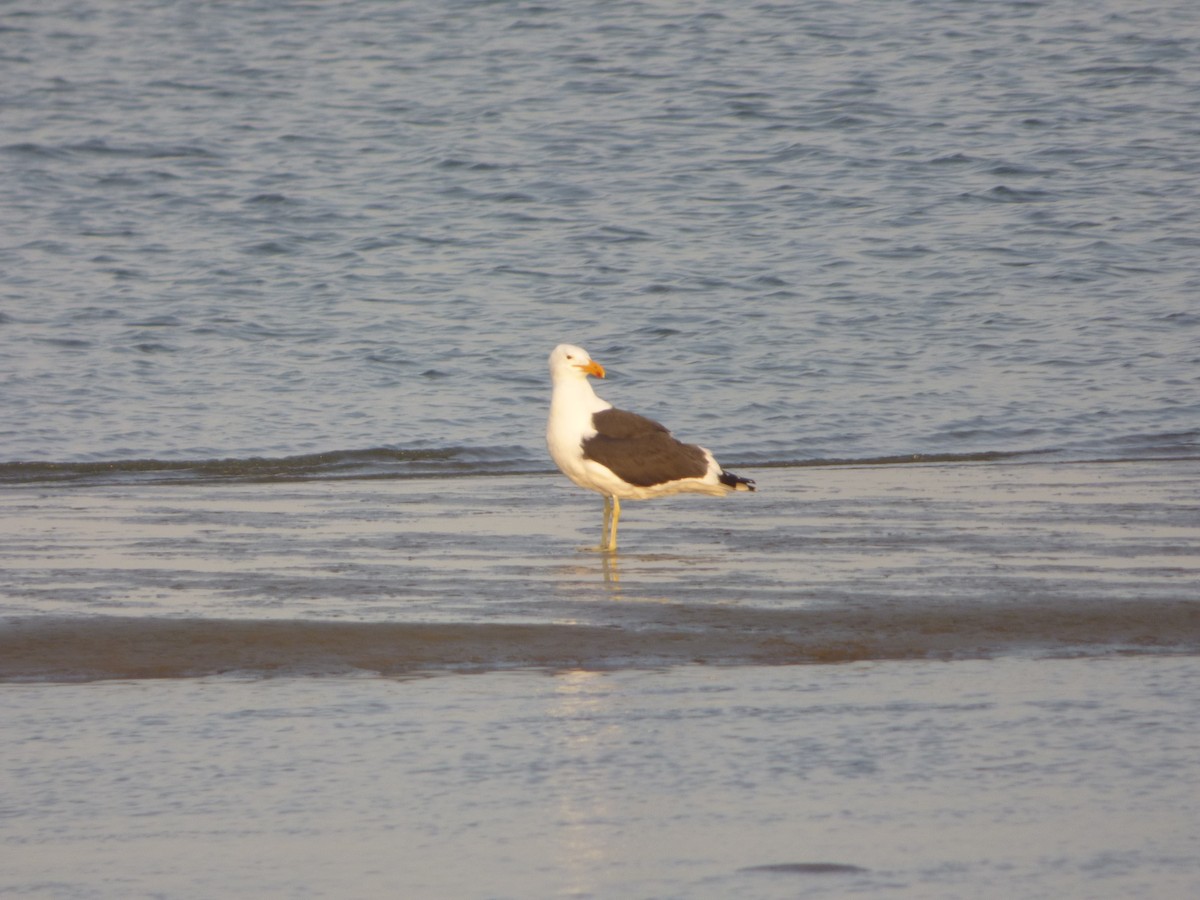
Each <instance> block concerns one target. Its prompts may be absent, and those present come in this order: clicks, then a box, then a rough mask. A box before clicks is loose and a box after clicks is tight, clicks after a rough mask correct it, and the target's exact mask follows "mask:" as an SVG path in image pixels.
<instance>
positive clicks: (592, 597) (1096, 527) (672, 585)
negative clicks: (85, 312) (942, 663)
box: [0, 460, 1200, 680]
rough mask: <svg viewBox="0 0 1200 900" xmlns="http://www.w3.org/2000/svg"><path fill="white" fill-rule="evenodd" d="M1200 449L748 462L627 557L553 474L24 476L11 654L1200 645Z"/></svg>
mask: <svg viewBox="0 0 1200 900" xmlns="http://www.w3.org/2000/svg"><path fill="white" fill-rule="evenodd" d="M1197 467H1198V464H1197V463H1196V462H1194V461H1187V460H1160V461H1144V462H1112V463H1091V464H1065V463H1041V464H1031V463H1007V464H1004V463H974V464H964V463H959V464H930V465H914V464H909V465H901V466H865V467H856V466H846V467H824V468H819V469H795V468H779V469H766V470H762V471H761V472H760V471H756V470H751V471H752V472H753V474H754V475H755V476H756V477H758V478H759V483H760V485H761V487H762V490H761V491H760V492H758V493H756V494H750V495H746V494H739V495H733V496H731V497H728V498H725V499H723V500H713V499H707V500H706V499H700V498H694V497H680V498H676V499H673V500H668V501H662V502H649V503H645V504H638V503H630V504H627V509H626V512H625V515H624V517H623V518H624V523H625V526H624V530H623V532H622V541H623V544H622V551H621V552H620V553H618V554H615V555H612V554H601V553H594V552H580V549H579V548H580V547H582V546H586V545H587V544H589V543H594V541H595V539H596V536H597V533H598V531H599V527H600V510H599V503H598V502H597V500H596V499H595V498H593V497H592V496H591V495H585V494H584V493H583V492H580V491H578V490H576V489H574V488H573V487H571V486H569V485H559V483H558V481H557V480H552V479H551V478H550V476H545V475H536V476H512V477H506V478H490V477H479V478H461V479H440V480H439V479H402V480H385V481H364V480H357V479H350V480H345V481H332V482H330V481H312V482H301V483H291V484H286V485H279V484H275V483H267V484H250V485H245V484H225V485H212V484H196V483H190V482H189V483H184V484H166V485H146V486H141V487H135V486H130V485H128V484H118V485H114V486H98V487H93V488H76V489H73V490H68V491H54V490H46V489H40V488H24V489H20V490H17V489H10V490H9V491H7V492H6V493H5V494H4V495H3V501H4V515H3V516H2V517H0V521H2V522H3V523H4V525H3V531H0V535H2V536H3V542H2V543H0V548H2V550H3V554H4V555H3V562H4V575H3V576H2V578H3V580H2V581H0V589H2V590H3V592H4V596H5V597H6V613H7V619H8V621H9V626H8V627H7V628H3V629H0V650H3V653H0V675H3V676H6V677H8V678H18V679H19V678H26V677H54V678H63V679H67V680H72V679H77V678H83V679H86V678H92V677H102V678H103V677H145V676H152V675H159V676H178V675H195V674H206V673H213V672H224V671H230V670H239V671H247V670H248V671H268V672H275V671H308V672H337V671H345V670H348V669H349V670H365V671H369V672H382V673H387V674H399V673H406V672H416V671H424V670H445V669H468V670H489V669H495V668H507V667H512V666H530V665H532V666H545V667H549V668H558V667H566V668H574V667H579V666H583V667H588V668H593V667H599V668H610V667H620V666H627V665H661V664H678V663H681V662H690V661H705V662H709V663H715V664H744V663H749V662H756V663H764V662H767V663H770V662H774V663H794V662H836V661H847V660H857V659H896V658H929V657H934V658H974V657H980V656H983V657H989V656H994V655H1004V654H1011V653H1034V654H1071V653H1086V654H1101V655H1111V654H1115V653H1128V652H1142V653H1159V652H1189V653H1194V652H1195V651H1196V650H1197V649H1200V605H1198V604H1197V590H1196V589H1197V585H1198V584H1200V507H1198V506H1197V499H1196V498H1197V496H1198V495H1200V494H1198V492H1197V486H1198V485H1200V470H1198V468H1197Z"/></svg>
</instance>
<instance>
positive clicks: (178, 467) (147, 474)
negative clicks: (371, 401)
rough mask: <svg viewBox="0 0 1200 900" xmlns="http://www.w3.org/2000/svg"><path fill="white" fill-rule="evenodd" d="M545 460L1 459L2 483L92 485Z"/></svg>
mask: <svg viewBox="0 0 1200 900" xmlns="http://www.w3.org/2000/svg"><path fill="white" fill-rule="evenodd" d="M538 467H544V464H543V463H541V462H538V463H537V464H536V465H535V464H533V463H532V461H530V460H527V459H524V458H523V457H521V456H520V455H518V454H516V453H514V452H513V449H512V448H463V447H446V448H435V449H393V448H388V447H376V448H372V449H369V450H334V451H330V452H326V453H306V454H301V455H298V456H285V457H277V458H269V457H258V456H252V457H244V458H221V459H179V460H172V459H117V460H108V461H94V462H10V463H0V484H10V485H21V484H43V483H52V484H60V485H75V486H90V485H98V484H120V483H128V482H137V483H142V484H176V483H188V484H191V483H195V482H198V481H203V482H267V481H313V480H320V479H341V478H420V477H434V476H441V477H454V476H459V477H461V476H467V475H494V474H516V473H520V472H528V471H535V470H536V469H537V468H538Z"/></svg>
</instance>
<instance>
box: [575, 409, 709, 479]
mask: <svg viewBox="0 0 1200 900" xmlns="http://www.w3.org/2000/svg"><path fill="white" fill-rule="evenodd" d="M592 424H593V426H594V427H595V429H596V434H595V435H594V436H593V437H590V438H587V439H586V440H584V441H583V455H584V456H586V457H587V458H588V459H591V460H594V461H596V462H598V463H600V464H601V465H603V466H607V467H608V468H610V469H611V470H612V471H613V472H614V473H615V474H616V475H617V476H618V477H619V478H621V479H623V480H624V481H627V482H629V483H630V484H634V485H637V486H638V487H650V486H651V485H655V484H663V483H665V482H668V481H678V480H679V479H681V478H699V477H700V476H701V475H703V474H704V473H705V472H707V471H708V460H707V458H706V457H705V456H704V451H703V450H701V449H700V448H699V447H694V446H692V445H691V444H684V443H682V442H681V441H677V440H675V438H673V437H672V436H671V432H669V431H667V429H666V428H665V427H663V426H662V425H660V424H659V423H658V422H655V421H654V420H653V419H647V418H646V417H645V416H639V415H637V414H636V413H631V412H626V411H625V410H623V409H606V410H604V411H603V412H598V413H596V414H595V415H593V416H592Z"/></svg>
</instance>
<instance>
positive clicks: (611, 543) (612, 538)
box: [608, 497, 621, 553]
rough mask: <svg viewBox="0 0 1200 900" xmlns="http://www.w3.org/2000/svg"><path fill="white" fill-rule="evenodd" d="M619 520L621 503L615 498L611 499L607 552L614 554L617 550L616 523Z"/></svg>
mask: <svg viewBox="0 0 1200 900" xmlns="http://www.w3.org/2000/svg"><path fill="white" fill-rule="evenodd" d="M620 519H621V501H620V500H618V499H617V498H616V497H613V498H612V523H611V525H610V526H609V532H608V550H609V551H610V552H612V553H615V552H616V550H617V522H619V521H620Z"/></svg>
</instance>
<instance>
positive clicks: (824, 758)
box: [0, 460, 1200, 898]
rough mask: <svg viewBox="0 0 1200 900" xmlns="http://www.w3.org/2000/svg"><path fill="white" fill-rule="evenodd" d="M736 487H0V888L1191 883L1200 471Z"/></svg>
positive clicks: (1194, 870) (968, 891)
mask: <svg viewBox="0 0 1200 900" xmlns="http://www.w3.org/2000/svg"><path fill="white" fill-rule="evenodd" d="M748 474H751V475H753V476H754V477H756V478H757V479H758V480H759V484H760V487H761V488H762V492H761V493H759V494H757V495H754V496H752V497H737V498H730V499H728V500H726V501H724V502H721V501H704V500H699V501H697V500H695V499H694V498H679V499H678V500H673V501H667V502H663V503H659V504H638V505H635V504H629V505H628V507H629V508H628V509H627V513H626V518H625V521H624V527H623V531H622V537H623V549H622V551H621V552H620V553H619V554H618V555H617V557H616V558H610V557H605V556H602V555H600V554H596V553H588V552H584V551H580V550H578V549H577V548H578V547H579V546H581V545H583V544H586V543H589V542H590V541H591V540H593V539H594V537H595V532H597V531H598V528H599V519H600V509H599V502H598V499H596V498H592V497H590V496H587V495H583V494H582V493H580V492H577V491H575V490H573V489H571V488H569V487H567V486H559V485H558V484H557V482H556V481H555V480H554V479H553V478H552V477H550V476H546V477H541V476H514V477H503V478H461V479H454V480H450V481H425V480H412V481H380V482H369V481H346V482H331V481H321V482H299V483H288V484H280V483H242V484H181V485H152V484H142V485H123V486H115V485H110V486H107V487H96V488H86V489H73V490H64V491H55V490H49V489H36V488H22V489H14V490H6V491H5V492H3V494H2V495H0V504H3V507H4V508H3V515H2V516H0V529H2V532H3V533H2V534H0V553H2V554H3V560H2V562H3V567H4V574H3V596H4V603H5V610H6V615H5V624H4V626H3V627H0V667H3V675H4V677H5V678H6V679H7V680H8V683H6V684H0V703H2V704H3V707H4V710H5V727H4V729H3V730H2V732H0V758H2V759H3V760H4V763H3V779H4V784H5V789H4V792H3V794H4V797H5V801H4V803H5V815H4V816H3V817H2V818H0V847H3V848H4V856H5V859H6V863H5V866H4V867H3V871H2V873H0V892H5V891H7V892H12V893H14V894H15V895H19V896H37V897H122V898H124V897H144V896H154V895H167V896H172V897H211V896H223V897H262V896H357V897H385V896H453V897H481V898H482V897H531V896H546V897H550V896H575V897H580V896H656V897H685V896H686V897H702V898H708V897H711V898H724V897H729V896H739V897H751V898H753V897H764V898H775V897H780V898H783V897H841V896H846V895H848V894H862V895H866V896H876V895H878V896H881V897H882V896H887V897H895V896H904V897H922V898H939V897H946V898H949V897H962V896H971V897H984V898H986V897H996V898H1001V897H1003V898H1008V897H1013V896H1021V897H1054V898H1061V897H1068V896H1079V897H1114V898H1116V897H1121V898H1125V897H1130V896H1154V897H1185V896H1192V895H1193V894H1195V893H1196V892H1197V890H1200V864H1198V863H1197V862H1196V860H1195V854H1194V848H1195V846H1196V845H1197V843H1198V842H1200V826H1198V824H1197V820H1196V817H1195V814H1194V805H1195V804H1194V798H1195V796H1197V792H1198V789H1200V783H1198V780H1197V779H1198V777H1200V776H1198V775H1197V769H1196V767H1195V765H1194V755H1195V754H1194V748H1195V746H1197V745H1198V744H1200V724H1198V723H1200V708H1197V702H1198V701H1197V698H1200V689H1198V688H1200V657H1198V655H1197V652H1196V651H1197V648H1198V647H1200V626H1198V625H1197V606H1198V605H1200V599H1198V596H1197V585H1198V584H1200V578H1198V575H1200V515H1198V514H1197V509H1198V501H1197V497H1200V491H1198V490H1197V488H1198V487H1200V463H1197V462H1196V461H1179V460H1172V461H1161V462H1153V461H1149V462H1125V463H1104V464H1043V463H1039V464H996V463H986V464H973V465H908V466H870V467H860V468H851V467H847V468H829V469H763V470H759V471H757V472H753V471H751V472H749V473H748ZM418 649H419V650H420V653H417V650H418ZM421 654H424V655H421ZM822 654H824V656H823V655H822ZM831 661H832V662H835V663H837V664H828V663H829V662H831ZM797 662H802V663H805V665H788V664H786V663H797ZM764 663H767V664H765V665H764ZM465 672H470V673H474V674H470V675H467V674H462V673H465ZM379 673H384V675H383V677H381V675H380V674H379ZM265 676H269V677H265ZM64 682H76V683H64Z"/></svg>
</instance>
